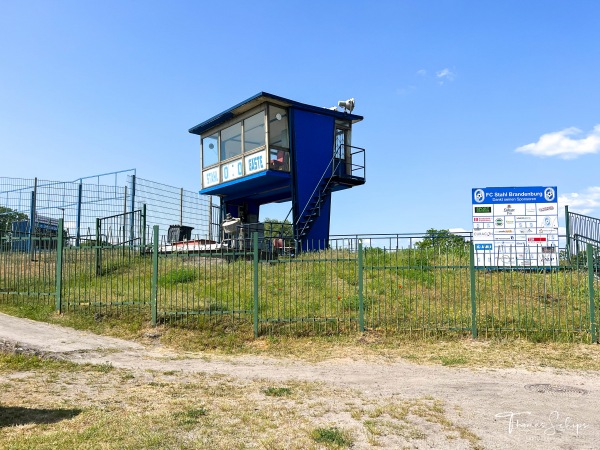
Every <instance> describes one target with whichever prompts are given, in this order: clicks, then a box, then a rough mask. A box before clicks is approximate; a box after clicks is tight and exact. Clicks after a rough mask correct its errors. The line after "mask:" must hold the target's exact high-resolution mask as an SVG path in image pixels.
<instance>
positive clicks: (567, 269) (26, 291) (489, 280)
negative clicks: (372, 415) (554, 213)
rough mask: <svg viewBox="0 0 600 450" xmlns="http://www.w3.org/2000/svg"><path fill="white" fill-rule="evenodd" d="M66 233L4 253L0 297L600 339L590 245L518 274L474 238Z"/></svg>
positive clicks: (164, 313)
mask: <svg viewBox="0 0 600 450" xmlns="http://www.w3.org/2000/svg"><path fill="white" fill-rule="evenodd" d="M60 230H62V223H61V224H60V226H59V236H57V237H56V238H55V239H56V242H55V244H54V245H46V246H42V247H41V248H44V250H38V251H36V252H35V253H34V254H32V253H31V252H25V251H18V248H19V247H18V246H17V247H15V248H13V247H11V246H6V245H4V246H2V247H1V248H0V302H5V303H15V302H19V303H22V304H44V305H54V308H55V309H56V310H57V311H60V312H62V313H73V312H78V311H79V312H83V313H93V314H110V315H118V316H123V317H125V316H131V315H134V316H141V317H143V318H144V319H145V320H148V321H151V322H152V323H154V324H157V323H164V324H166V325H170V326H185V327H190V328H193V327H203V326H213V325H223V326H229V325H235V326H238V325H239V326H242V327H245V328H246V329H248V331H250V330H253V331H254V334H255V335H256V336H259V335H265V334H283V333H286V334H292V335H305V334H338V333H351V332H360V331H367V332H385V333H417V334H433V335H435V334H447V333H453V334H459V335H472V336H481V337H492V336H523V337H526V338H528V339H532V340H580V341H586V342H596V341H597V340H598V325H599V324H598V318H599V317H600V311H599V307H600V298H599V297H600V294H599V293H600V286H599V283H600V281H599V276H598V275H599V271H598V267H597V265H596V264H595V259H594V256H595V255H597V254H598V251H597V248H596V247H594V246H593V245H592V244H587V247H586V250H585V253H584V252H583V251H582V252H581V253H580V254H578V255H576V256H577V257H576V258H573V257H571V258H570V260H565V261H561V266H559V267H541V268H527V269H523V268H520V269H516V268H514V269H513V268H493V267H489V268H480V267H475V265H474V261H475V260H476V258H475V257H476V253H475V251H474V249H473V246H472V245H471V244H470V243H469V242H468V241H466V242H465V241H462V240H460V239H459V240H458V241H459V242H455V243H454V244H453V245H451V246H448V245H445V243H444V242H443V241H442V242H436V241H435V240H434V241H433V242H431V245H422V243H420V242H421V238H422V236H418V235H394V236H391V237H390V236H386V237H383V236H378V237H373V236H371V237H364V236H363V237H360V236H354V237H351V238H348V237H343V238H339V239H331V240H330V241H329V242H328V243H327V247H328V248H327V250H323V251H319V252H311V253H300V254H294V252H293V251H285V252H283V251H281V249H280V248H277V249H275V248H271V247H272V244H273V242H272V241H273V239H272V238H264V239H259V237H258V235H254V236H253V238H252V239H248V240H246V241H244V242H238V243H235V245H231V246H226V245H219V246H217V247H211V246H210V245H208V246H206V247H205V248H204V249H199V248H198V247H196V248H194V249H192V247H186V246H182V247H180V248H178V249H177V250H174V249H173V247H172V246H171V247H169V246H168V245H167V244H166V242H165V241H164V237H160V236H159V229H158V227H157V226H155V227H154V229H153V233H152V235H151V236H148V245H146V246H142V245H107V244H106V243H105V242H103V241H102V240H96V241H91V242H89V243H81V245H80V246H79V247H76V246H72V245H65V242H66V241H65V240H64V239H61V237H60ZM275 250H277V251H275ZM99 255H100V257H99ZM501 269H502V270H501ZM124 320H125V319H124Z"/></svg>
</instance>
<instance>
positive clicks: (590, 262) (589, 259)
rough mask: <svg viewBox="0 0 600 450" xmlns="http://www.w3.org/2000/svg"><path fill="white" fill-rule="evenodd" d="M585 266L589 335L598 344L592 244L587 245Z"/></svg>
mask: <svg viewBox="0 0 600 450" xmlns="http://www.w3.org/2000/svg"><path fill="white" fill-rule="evenodd" d="M586 247H587V249H586V250H587V251H586V254H587V265H588V285H589V289H588V292H589V293H590V334H591V335H592V342H593V343H594V342H598V336H597V335H596V305H595V304H594V303H595V302H594V247H593V246H592V244H587V245H586Z"/></svg>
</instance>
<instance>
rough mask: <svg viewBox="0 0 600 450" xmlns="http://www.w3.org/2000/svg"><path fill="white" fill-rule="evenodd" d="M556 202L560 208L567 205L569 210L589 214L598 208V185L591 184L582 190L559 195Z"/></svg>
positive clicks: (599, 205)
mask: <svg viewBox="0 0 600 450" xmlns="http://www.w3.org/2000/svg"><path fill="white" fill-rule="evenodd" d="M558 204H559V205H560V207H561V209H562V208H564V206H565V205H568V206H569V211H570V212H575V213H579V214H584V215H589V214H590V213H592V212H593V211H594V210H596V209H599V208H600V186H592V187H589V188H587V189H585V190H583V191H582V192H572V193H569V194H562V195H559V196H558Z"/></svg>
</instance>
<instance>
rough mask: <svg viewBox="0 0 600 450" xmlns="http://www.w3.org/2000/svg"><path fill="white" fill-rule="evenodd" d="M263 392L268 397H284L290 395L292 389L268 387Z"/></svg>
mask: <svg viewBox="0 0 600 450" xmlns="http://www.w3.org/2000/svg"><path fill="white" fill-rule="evenodd" d="M264 393H265V395H268V396H270V397H285V396H287V395H291V394H292V390H291V389H290V388H288V387H268V388H267V389H265V390H264Z"/></svg>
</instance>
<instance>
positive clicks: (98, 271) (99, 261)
mask: <svg viewBox="0 0 600 450" xmlns="http://www.w3.org/2000/svg"><path fill="white" fill-rule="evenodd" d="M101 246H102V230H101V229H100V219H99V218H96V275H97V276H100V275H102V253H101Z"/></svg>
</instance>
